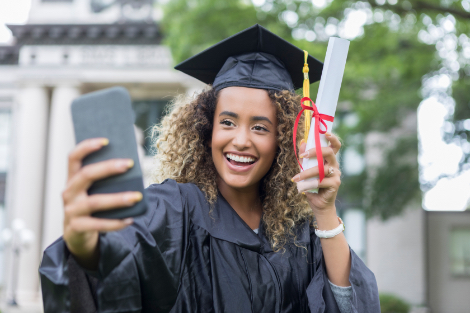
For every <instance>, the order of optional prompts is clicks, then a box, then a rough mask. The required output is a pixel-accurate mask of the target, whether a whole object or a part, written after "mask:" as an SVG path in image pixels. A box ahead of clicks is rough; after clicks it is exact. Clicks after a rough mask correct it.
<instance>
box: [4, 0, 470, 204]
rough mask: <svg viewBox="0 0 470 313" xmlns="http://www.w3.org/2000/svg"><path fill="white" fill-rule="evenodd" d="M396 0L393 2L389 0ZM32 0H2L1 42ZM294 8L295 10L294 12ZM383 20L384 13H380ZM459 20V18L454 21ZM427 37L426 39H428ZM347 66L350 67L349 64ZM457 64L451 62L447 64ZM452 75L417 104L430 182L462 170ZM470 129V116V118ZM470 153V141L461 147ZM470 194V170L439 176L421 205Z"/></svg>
mask: <svg viewBox="0 0 470 313" xmlns="http://www.w3.org/2000/svg"><path fill="white" fill-rule="evenodd" d="M252 1H253V3H254V4H255V5H256V6H262V5H264V4H265V0H252ZM391 1H394V0H391ZM312 2H313V4H314V5H316V6H318V7H324V6H325V5H326V4H327V3H328V2H329V0H312ZM30 5H31V0H0V45H2V44H8V43H10V42H11V38H12V37H11V32H10V31H9V30H8V28H7V27H6V26H5V24H23V23H26V22H27V19H28V12H29V9H30ZM290 12H292V13H293V14H292V13H290ZM290 12H288V13H286V14H284V15H283V17H282V18H283V19H284V20H285V21H286V23H288V24H289V23H296V19H298V16H297V14H296V13H295V12H293V11H290ZM382 18H383V17H382ZM380 19H381V17H380V16H375V15H374V16H370V14H368V13H367V11H364V10H350V11H349V12H348V14H347V18H346V19H345V21H344V22H343V23H342V24H340V25H338V26H337V27H336V26H335V27H336V28H335V29H333V28H331V29H330V30H327V33H328V32H329V34H328V35H330V36H332V35H335V34H338V33H339V35H340V36H341V37H343V38H349V39H353V38H355V37H357V36H360V35H362V32H363V26H364V25H365V24H366V23H369V22H370V21H371V20H374V21H376V22H380ZM452 22H453V21H452V20H451V19H449V20H448V21H443V25H442V29H443V31H445V32H447V33H449V34H451V33H452V31H453V25H452ZM454 22H455V21H454ZM432 34H433V33H432V31H430V32H429V34H427V33H423V34H421V33H420V36H421V37H422V38H421V40H423V41H425V40H431V41H432V40H433V39H432ZM293 35H294V37H298V38H297V39H300V38H305V39H307V40H309V41H313V40H315V39H316V35H315V32H313V31H302V30H299V31H294V33H293ZM426 36H428V37H426ZM446 46H449V47H450V48H449V49H448V50H449V51H447V52H446V51H443V52H442V51H439V54H441V53H443V54H444V55H445V56H447V57H448V58H451V57H452V51H451V50H452V47H453V46H452V43H445V44H444V48H445V47H446ZM469 53H470V51H469ZM346 66H347V65H346ZM455 66H457V65H456V64H455V62H454V63H452V60H451V59H450V61H449V68H450V70H451V71H452V67H454V70H455ZM451 83H452V77H451V75H450V74H449V73H443V74H440V75H436V76H433V77H431V78H429V79H428V80H426V81H425V82H424V86H423V87H424V88H423V90H424V92H425V93H426V90H428V91H429V92H427V94H424V100H423V101H422V102H421V103H420V105H419V108H418V135H419V139H420V156H419V162H420V165H421V167H422V170H421V173H420V176H421V179H424V180H428V181H432V180H433V179H435V178H437V177H439V175H441V174H448V175H453V174H455V173H456V172H457V170H458V163H459V161H460V159H461V157H462V155H463V152H462V147H461V146H460V145H457V144H455V143H450V144H447V143H445V142H444V141H443V140H442V132H443V129H445V128H446V127H450V126H449V124H448V123H447V122H446V118H447V117H448V116H449V114H452V113H453V111H452V110H453V107H452V99H451V98H450V97H448V98H445V97H444V98H443V97H442V96H436V92H438V91H441V94H442V92H444V93H445V91H446V90H447V89H448V88H451ZM467 124H469V129H470V120H468V123H467ZM463 149H468V150H469V151H470V145H467V146H463ZM469 198H470V169H468V170H467V171H465V172H464V173H462V174H461V175H459V176H457V177H455V178H452V179H448V178H445V179H441V180H439V181H438V183H437V184H436V185H435V187H434V188H433V189H431V190H429V191H427V192H426V193H425V194H424V196H423V207H424V208H425V209H427V210H443V211H445V210H464V209H465V208H466V207H467V203H468V201H469Z"/></svg>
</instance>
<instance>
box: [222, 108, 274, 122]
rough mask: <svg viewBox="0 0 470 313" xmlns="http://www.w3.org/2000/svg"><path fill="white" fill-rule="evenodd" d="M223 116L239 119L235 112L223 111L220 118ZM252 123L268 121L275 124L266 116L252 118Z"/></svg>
mask: <svg viewBox="0 0 470 313" xmlns="http://www.w3.org/2000/svg"><path fill="white" fill-rule="evenodd" d="M222 115H228V116H231V117H233V118H238V114H237V113H234V112H230V111H223V112H222V113H220V114H219V116H222ZM250 119H251V120H252V121H266V122H268V123H269V124H271V125H272V124H273V123H272V122H271V120H270V119H269V118H267V117H266V116H252V117H251V118H250Z"/></svg>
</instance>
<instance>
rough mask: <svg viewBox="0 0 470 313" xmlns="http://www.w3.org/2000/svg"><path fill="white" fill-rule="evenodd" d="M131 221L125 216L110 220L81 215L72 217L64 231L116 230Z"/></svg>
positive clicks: (131, 220)
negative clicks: (124, 217)
mask: <svg viewBox="0 0 470 313" xmlns="http://www.w3.org/2000/svg"><path fill="white" fill-rule="evenodd" d="M132 223H133V219H132V218H126V219H123V220H112V219H105V218H96V217H91V216H81V217H77V218H74V219H73V220H72V221H70V223H69V224H68V225H67V227H68V228H69V229H66V230H65V231H66V232H68V231H71V232H74V233H84V232H88V231H102V232H108V231H116V230H120V229H123V228H125V227H127V226H129V225H131V224H132Z"/></svg>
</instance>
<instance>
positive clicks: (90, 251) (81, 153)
mask: <svg viewBox="0 0 470 313" xmlns="http://www.w3.org/2000/svg"><path fill="white" fill-rule="evenodd" d="M107 144H108V140H107V139H106V138H92V139H86V140H83V141H81V142H80V143H79V144H77V146H76V147H75V148H74V149H73V150H72V152H71V153H70V154H69V160H68V178H67V185H66V188H65V190H64V191H63V193H62V199H63V202H64V208H65V215H64V235H63V239H64V241H65V243H66V245H67V248H68V249H69V251H70V252H71V253H72V254H73V255H74V257H75V259H76V260H77V262H78V263H79V264H80V265H81V266H83V267H85V268H87V269H90V270H95V269H97V266H98V260H99V232H107V231H116V230H120V229H123V228H125V227H126V226H128V225H130V224H132V222H133V219H132V218H126V219H122V220H119V219H104V218H96V217H93V216H91V214H92V213H94V212H98V211H105V210H111V209H116V208H124V207H129V206H132V205H134V204H135V203H136V202H139V201H140V200H142V196H143V195H142V193H140V192H135V191H131V192H120V193H112V194H94V195H88V193H87V190H88V188H90V186H91V185H92V184H93V182H95V181H97V180H100V179H103V178H106V177H109V176H113V175H117V174H122V173H124V172H126V171H128V170H129V169H130V168H132V167H133V165H134V162H133V160H132V159H110V160H106V161H102V162H97V163H93V164H89V165H86V166H83V167H82V160H83V159H84V158H85V157H86V156H87V155H89V154H91V153H92V152H95V151H98V150H100V149H101V148H102V147H103V146H106V145H107Z"/></svg>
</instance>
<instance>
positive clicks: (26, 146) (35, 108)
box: [6, 86, 49, 304]
mask: <svg viewBox="0 0 470 313" xmlns="http://www.w3.org/2000/svg"><path fill="white" fill-rule="evenodd" d="M48 112H49V99H48V94H47V90H46V89H45V88H42V87H37V86H28V87H24V88H21V89H20V90H19V92H18V98H17V102H16V104H15V107H14V113H13V114H14V123H15V126H14V127H15V128H14V142H13V149H12V150H13V151H12V161H13V162H12V171H11V175H12V179H11V184H12V185H11V188H9V194H8V196H9V197H11V199H10V201H9V203H10V207H9V208H8V220H9V225H8V226H9V227H11V221H12V220H13V219H15V218H20V219H22V220H23V221H24V222H25V226H26V228H28V229H30V230H32V231H33V232H34V235H35V241H34V242H33V244H32V245H31V246H30V247H29V248H28V249H27V250H24V251H23V252H22V253H21V257H20V262H19V278H18V289H17V291H18V293H17V296H18V301H19V303H20V304H21V303H22V302H29V301H37V300H38V299H39V293H38V291H39V279H38V267H39V262H40V257H41V244H40V238H41V223H42V204H43V192H44V168H45V157H46V144H47V141H46V137H47V120H48ZM7 260H8V262H7V266H6V271H7V274H8V275H6V277H7V281H8V285H7V286H8V287H7V290H8V294H10V292H11V266H12V262H11V254H10V255H9V257H8V258H7Z"/></svg>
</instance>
